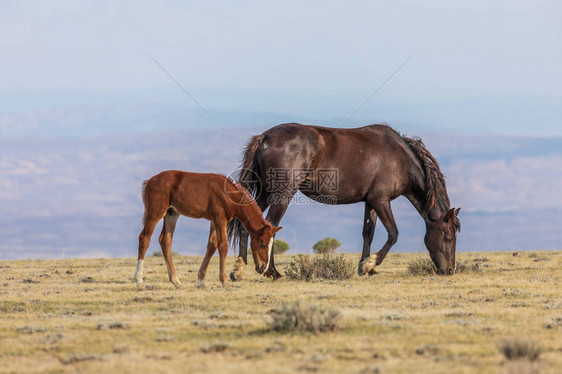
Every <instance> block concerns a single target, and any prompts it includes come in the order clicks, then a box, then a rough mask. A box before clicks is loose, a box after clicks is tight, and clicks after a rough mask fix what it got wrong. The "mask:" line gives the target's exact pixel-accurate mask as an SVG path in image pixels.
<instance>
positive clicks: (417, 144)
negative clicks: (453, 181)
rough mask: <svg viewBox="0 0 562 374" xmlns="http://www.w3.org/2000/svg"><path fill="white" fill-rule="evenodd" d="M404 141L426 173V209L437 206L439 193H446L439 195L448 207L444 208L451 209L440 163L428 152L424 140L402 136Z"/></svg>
mask: <svg viewBox="0 0 562 374" xmlns="http://www.w3.org/2000/svg"><path fill="white" fill-rule="evenodd" d="M402 139H403V140H404V141H405V142H406V144H408V146H409V147H410V149H411V150H412V151H413V152H414V154H415V155H416V156H417V157H418V159H419V160H420V162H421V164H422V167H423V169H424V172H425V183H426V186H427V191H426V196H425V205H426V209H430V208H432V207H433V205H434V204H436V203H437V202H438V201H439V200H440V199H439V198H438V197H437V196H436V194H438V193H439V192H444V193H441V194H439V195H440V196H442V198H443V200H444V201H443V203H444V204H445V205H446V206H445V207H444V208H446V209H449V205H450V202H449V197H448V196H447V187H446V185H445V178H444V177H443V173H441V169H440V168H439V163H438V162H437V160H436V159H435V157H433V155H432V154H431V153H430V152H429V151H428V150H427V148H426V147H425V145H424V144H423V142H422V140H421V139H420V138H419V137H414V138H408V137H406V136H402Z"/></svg>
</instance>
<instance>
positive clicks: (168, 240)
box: [135, 170, 281, 290]
mask: <svg viewBox="0 0 562 374" xmlns="http://www.w3.org/2000/svg"><path fill="white" fill-rule="evenodd" d="M142 200H143V202H144V218H143V224H144V228H143V230H142V232H141V233H140V235H139V257H138V262H137V271H136V272H135V280H136V282H137V287H138V288H139V289H140V290H142V289H143V288H144V285H143V262H144V255H145V253H146V250H147V249H148V245H149V244H150V238H151V236H152V233H153V231H154V228H155V227H156V224H157V223H158V222H159V221H160V220H161V219H162V218H164V224H163V226H162V233H161V234H160V238H159V241H160V246H161V247H162V253H163V254H164V259H165V260H166V267H167V269H168V276H169V278H170V282H172V283H173V284H174V286H176V287H180V286H181V282H180V280H179V278H178V276H177V274H176V270H175V269H174V262H173V261H172V237H173V235H174V230H175V228H176V222H177V220H178V218H179V216H180V214H181V215H183V216H187V217H192V218H206V219H208V220H209V221H211V229H210V230H209V241H208V243H207V253H206V254H205V258H204V259H203V262H202V263H201V268H200V269H199V273H198V276H197V279H198V287H204V280H205V274H206V272H207V266H208V265H209V261H210V260H211V256H213V254H214V253H215V250H216V249H217V247H218V249H219V256H220V276H219V279H220V281H221V283H222V285H223V286H225V287H226V286H227V277H226V267H225V261H226V254H227V252H228V240H227V233H226V224H227V222H228V221H230V220H231V219H232V218H234V217H236V218H237V219H238V220H239V222H241V225H243V226H244V228H245V229H246V230H247V231H248V232H249V233H250V237H251V244H250V245H251V247H252V255H253V257H254V262H255V264H256V271H257V272H258V273H261V274H263V273H264V272H265V270H266V269H267V268H268V266H269V264H268V262H269V258H270V257H271V256H270V253H271V252H272V247H273V236H274V235H275V233H276V232H277V231H279V230H280V229H281V228H280V227H273V226H272V225H271V224H270V223H269V222H267V221H266V220H265V219H263V216H262V211H261V210H260V209H259V208H258V206H257V205H256V202H255V201H254V199H253V198H252V197H251V196H250V194H249V193H248V191H247V190H246V189H244V188H243V187H242V186H240V184H238V183H236V182H234V181H232V180H230V179H229V178H227V177H225V176H224V175H219V174H199V173H188V172H184V171H177V170H169V171H163V172H162V173H160V174H157V175H155V176H153V177H152V178H150V179H149V180H147V181H145V182H144V184H143V189H142Z"/></svg>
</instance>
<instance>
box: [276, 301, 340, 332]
mask: <svg viewBox="0 0 562 374" xmlns="http://www.w3.org/2000/svg"><path fill="white" fill-rule="evenodd" d="M271 317H272V320H271V322H269V325H270V328H271V329H273V330H275V331H280V332H291V331H308V332H313V333H319V332H327V331H336V330H337V329H338V327H339V326H340V322H341V312H340V311H339V310H338V309H335V308H326V307H322V306H318V305H308V304H304V303H301V302H300V301H296V302H294V303H291V304H287V303H283V304H281V305H279V306H277V307H276V308H274V309H273V310H272V311H271Z"/></svg>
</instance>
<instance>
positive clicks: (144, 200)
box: [141, 179, 148, 225]
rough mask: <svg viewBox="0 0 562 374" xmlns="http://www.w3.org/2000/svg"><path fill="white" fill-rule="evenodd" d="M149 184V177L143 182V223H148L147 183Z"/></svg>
mask: <svg viewBox="0 0 562 374" xmlns="http://www.w3.org/2000/svg"><path fill="white" fill-rule="evenodd" d="M147 184H148V179H147V180H145V181H144V182H142V188H141V194H142V203H143V204H144V215H143V217H142V224H143V225H144V224H145V223H146V206H147V204H146V185H147Z"/></svg>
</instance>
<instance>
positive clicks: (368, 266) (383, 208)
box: [363, 200, 398, 274]
mask: <svg viewBox="0 0 562 374" xmlns="http://www.w3.org/2000/svg"><path fill="white" fill-rule="evenodd" d="M371 205H372V206H373V207H374V209H375V212H376V213H377V215H378V216H379V218H380V220H381V222H382V224H383V225H384V228H385V229H386V231H387V232H388V239H387V240H386V243H384V245H383V247H382V248H381V249H380V250H379V251H378V252H376V253H375V254H374V255H372V256H370V257H369V258H368V259H366V260H365V261H364V263H365V264H364V266H363V274H365V273H366V272H368V271H371V270H374V268H375V266H377V265H380V264H381V263H382V260H384V257H385V256H386V254H387V253H388V251H389V250H390V248H391V247H392V246H393V245H394V244H395V243H396V240H398V229H397V228H396V223H395V222H394V216H393V215H392V210H391V209H390V201H388V200H383V201H377V202H371Z"/></svg>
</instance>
